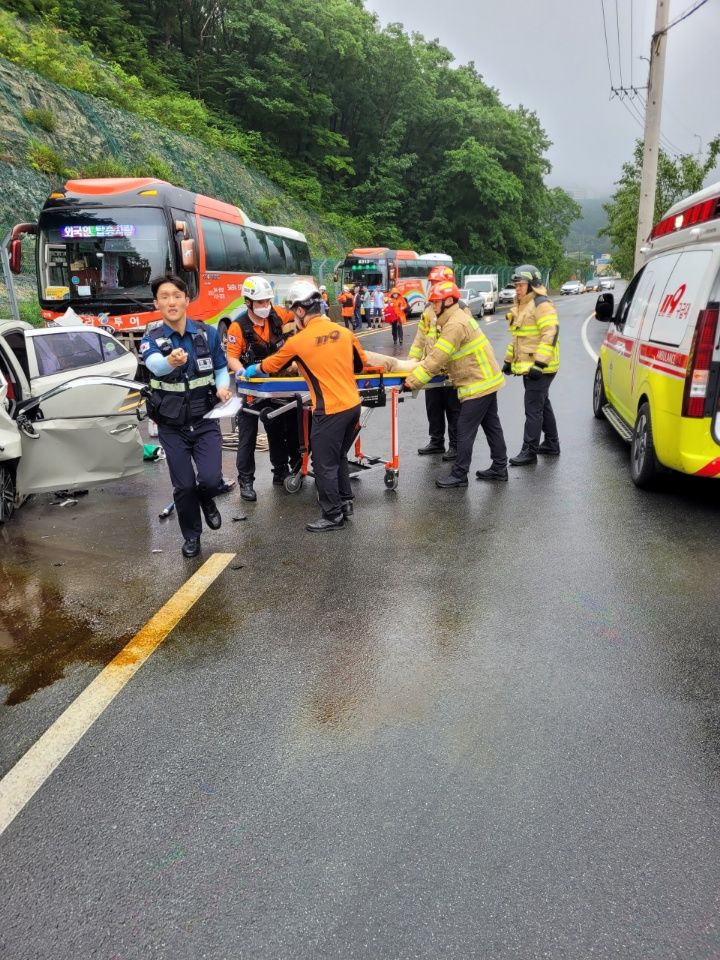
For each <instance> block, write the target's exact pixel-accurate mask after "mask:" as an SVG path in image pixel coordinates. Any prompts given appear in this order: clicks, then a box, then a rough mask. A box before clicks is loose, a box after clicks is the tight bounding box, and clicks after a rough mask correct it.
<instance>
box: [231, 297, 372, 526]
mask: <svg viewBox="0 0 720 960" xmlns="http://www.w3.org/2000/svg"><path fill="white" fill-rule="evenodd" d="M290 307H291V308H292V311H293V313H294V314H295V322H296V325H297V330H298V332H297V333H296V334H295V336H294V337H292V338H291V339H290V340H289V341H288V342H287V343H286V344H285V345H284V346H283V347H281V349H280V350H278V351H277V353H274V354H273V355H272V356H270V357H267V358H266V359H264V360H263V361H262V362H261V363H258V364H253V365H252V366H251V367H248V368H247V369H246V371H245V376H246V377H248V378H252V377H267V376H270V375H271V374H273V373H279V372H280V371H281V370H282V369H283V367H286V366H287V365H288V364H289V363H293V362H295V363H297V365H298V368H299V370H300V372H301V374H302V376H303V377H304V378H305V380H306V382H307V385H308V389H309V390H310V399H311V403H312V409H313V418H312V427H311V431H310V445H311V449H312V460H313V472H314V474H315V485H316V487H317V494H318V501H319V503H320V509H321V510H322V516H321V517H320V518H319V519H318V520H315V521H313V522H312V523H308V524H306V525H305V529H306V530H309V531H310V532H311V533H322V532H325V531H328V530H337V529H339V528H340V527H342V526H343V525H344V523H345V520H346V519H347V518H348V517H351V516H352V514H353V503H352V501H353V492H352V488H351V486H350V472H349V469H348V462H347V454H348V451H349V450H350V447H351V446H352V444H353V441H354V439H355V436H356V433H357V427H358V420H359V417H360V394H359V393H358V388H357V382H356V380H355V374H356V373H360V372H361V371H362V369H363V366H364V365H365V363H366V357H365V354H364V352H363V349H362V347H361V346H360V344H359V342H358V340H357V338H356V337H355V335H354V334H353V333H351V332H350V331H349V330H344V329H343V328H342V327H338V325H337V324H335V323H332V322H331V321H330V320H328V319H327V318H326V317H323V315H322V311H321V308H320V291H319V290H318V289H317V287H316V286H315V284H314V283H311V282H310V281H309V280H298V281H297V282H296V283H295V284H293V286H292V287H291V288H290Z"/></svg>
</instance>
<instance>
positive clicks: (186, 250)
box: [180, 239, 198, 270]
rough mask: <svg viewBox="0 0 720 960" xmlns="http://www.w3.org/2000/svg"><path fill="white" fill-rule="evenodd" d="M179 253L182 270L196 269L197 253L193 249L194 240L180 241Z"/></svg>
mask: <svg viewBox="0 0 720 960" xmlns="http://www.w3.org/2000/svg"><path fill="white" fill-rule="evenodd" d="M180 254H181V256H182V265H183V270H197V268H198V264H197V253H196V251H195V241H194V240H192V239H191V240H181V241H180Z"/></svg>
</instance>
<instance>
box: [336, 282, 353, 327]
mask: <svg viewBox="0 0 720 960" xmlns="http://www.w3.org/2000/svg"><path fill="white" fill-rule="evenodd" d="M337 302H338V303H339V304H340V313H341V315H342V321H343V323H344V324H345V326H346V328H347V329H348V330H350V329H352V326H353V314H354V313H355V296H354V294H353V292H352V290H351V288H350V287H349V286H347V287H345V288H344V289H343V292H342V293H341V294H340V295H339V296H338V298H337Z"/></svg>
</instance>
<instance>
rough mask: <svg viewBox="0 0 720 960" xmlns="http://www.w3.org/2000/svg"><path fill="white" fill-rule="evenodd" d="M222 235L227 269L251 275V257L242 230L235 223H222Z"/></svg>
mask: <svg viewBox="0 0 720 960" xmlns="http://www.w3.org/2000/svg"><path fill="white" fill-rule="evenodd" d="M222 235H223V238H224V240H225V252H226V254H227V269H228V270H232V271H233V272H234V273H251V272H252V270H253V265H252V257H251V256H250V251H249V250H248V245H247V240H246V237H245V233H244V231H243V228H242V227H241V226H240V225H239V224H237V223H223V224H222Z"/></svg>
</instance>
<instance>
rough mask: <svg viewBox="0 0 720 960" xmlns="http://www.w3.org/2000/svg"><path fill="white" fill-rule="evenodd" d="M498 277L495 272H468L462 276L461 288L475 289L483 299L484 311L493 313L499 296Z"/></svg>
mask: <svg viewBox="0 0 720 960" xmlns="http://www.w3.org/2000/svg"><path fill="white" fill-rule="evenodd" d="M499 279H500V278H499V277H498V275H497V273H468V274H467V275H466V276H465V277H464V278H463V282H462V285H463V288H464V289H466V290H476V291H478V293H481V294H482V296H483V299H484V301H485V313H495V307H496V306H497V302H498V296H499Z"/></svg>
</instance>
